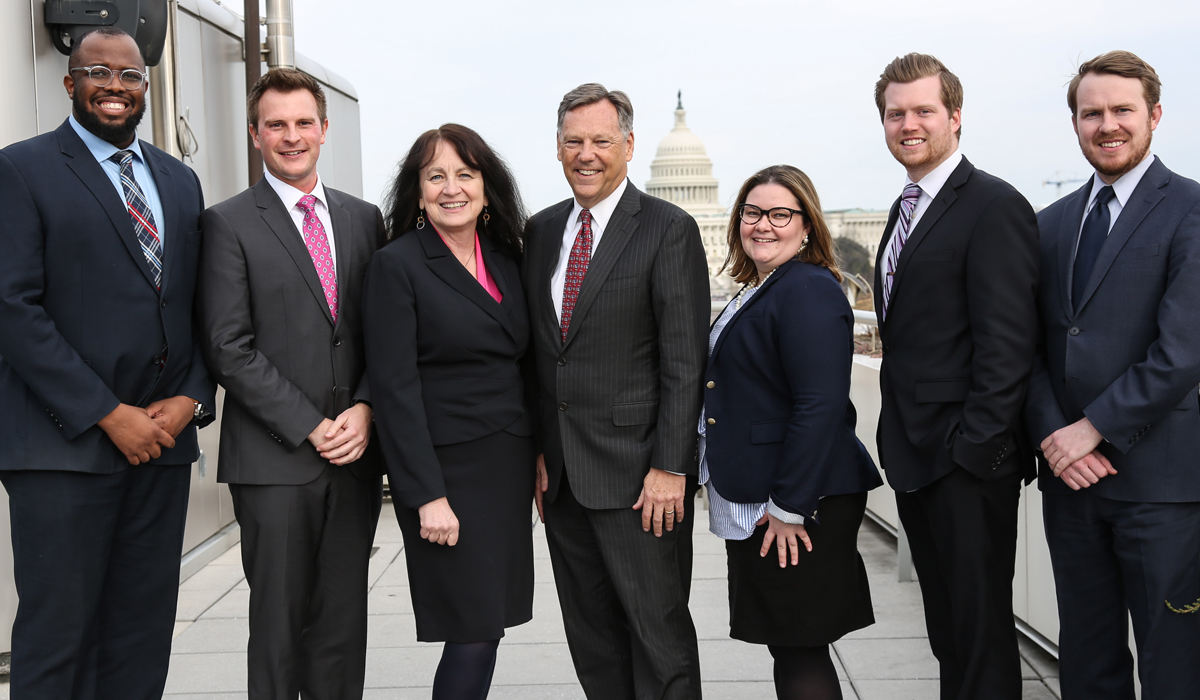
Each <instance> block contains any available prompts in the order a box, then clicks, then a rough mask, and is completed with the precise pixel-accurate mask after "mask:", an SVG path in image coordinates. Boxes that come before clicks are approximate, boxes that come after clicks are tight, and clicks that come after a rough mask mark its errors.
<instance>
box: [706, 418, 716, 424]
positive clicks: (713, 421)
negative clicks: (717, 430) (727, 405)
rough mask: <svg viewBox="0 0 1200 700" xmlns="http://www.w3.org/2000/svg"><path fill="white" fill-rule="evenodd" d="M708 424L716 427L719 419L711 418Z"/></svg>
mask: <svg viewBox="0 0 1200 700" xmlns="http://www.w3.org/2000/svg"><path fill="white" fill-rule="evenodd" d="M708 424H709V425H716V424H717V419H716V418H709V419H708Z"/></svg>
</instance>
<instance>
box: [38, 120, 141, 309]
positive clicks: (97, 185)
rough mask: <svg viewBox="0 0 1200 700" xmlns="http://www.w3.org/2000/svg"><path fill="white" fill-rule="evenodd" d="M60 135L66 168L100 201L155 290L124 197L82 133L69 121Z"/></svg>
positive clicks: (60, 145)
mask: <svg viewBox="0 0 1200 700" xmlns="http://www.w3.org/2000/svg"><path fill="white" fill-rule="evenodd" d="M56 134H57V136H58V144H59V149H60V150H61V151H62V153H63V155H65V156H67V167H69V168H70V169H71V171H72V172H74V173H75V175H76V176H77V177H78V178H79V179H80V180H81V181H82V182H83V184H84V185H85V186H86V187H87V188H88V190H90V191H91V193H92V195H93V196H94V197H95V198H96V200H97V201H98V202H100V206H101V207H102V208H103V209H104V213H105V214H108V219H109V221H111V222H112V225H113V228H114V230H116V232H117V237H118V238H120V239H121V243H122V244H123V245H124V246H125V249H126V250H127V251H129V255H130V257H132V258H133V262H134V263H135V264H136V265H137V266H138V269H140V270H141V271H142V276H143V277H145V278H146V282H148V283H149V284H150V286H151V287H154V286H155V284H154V272H153V271H152V270H151V269H150V263H148V262H146V255H145V253H143V252H142V244H141V243H138V239H137V234H136V233H134V231H133V219H131V218H130V216H129V210H128V209H126V208H125V200H124V198H123V197H122V196H121V195H119V194H117V191H116V189H115V188H114V187H113V184H112V180H109V179H108V175H107V174H106V173H105V172H104V168H102V167H100V164H99V163H97V162H96V159H95V157H93V156H92V152H91V151H89V150H88V148H87V146H86V145H85V144H84V143H83V140H82V139H80V138H79V134H76V133H75V130H74V129H72V128H71V124H70V122H66V121H64V122H63V124H62V126H60V127H58V130H57V131H56Z"/></svg>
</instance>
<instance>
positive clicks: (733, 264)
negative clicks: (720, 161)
mask: <svg viewBox="0 0 1200 700" xmlns="http://www.w3.org/2000/svg"><path fill="white" fill-rule="evenodd" d="M770 184H774V185H780V186H782V187H785V188H787V190H788V191H789V192H791V193H792V195H793V196H794V197H795V198H796V201H797V202H799V203H800V210H801V211H802V212H804V213H803V214H800V215H799V216H801V217H802V218H803V220H804V221H805V222H807V223H808V245H806V246H804V249H803V250H801V251H800V253H799V255H797V256H796V257H797V259H799V260H800V261H801V262H806V263H812V264H814V265H820V266H821V267H824V268H826V269H828V270H829V271H830V272H832V273H833V276H834V277H835V278H836V279H837V281H838V282H841V281H842V271H841V270H839V269H838V264H837V258H835V257H834V254H833V237H832V236H830V235H829V227H828V226H826V225H825V217H824V216H822V215H821V200H820V199H818V198H817V189H816V188H815V187H813V184H812V180H809V179H808V176H807V175H805V174H804V173H803V172H801V171H800V169H799V168H795V167H793V166H791V165H772V166H771V167H769V168H763V169H762V170H759V171H758V172H757V173H754V174H753V175H751V176H750V179H749V180H746V182H745V184H743V185H742V189H741V191H740V192H738V196H737V202H736V203H735V204H734V206H733V214H732V215H731V216H730V217H729V232H728V236H727V240H728V243H729V253H728V254H727V255H726V256H725V264H724V265H722V266H721V272H724V271H725V270H729V274H730V276H732V277H733V279H734V280H735V281H736V282H737V283H738V284H747V283H749V282H753V281H754V280H756V279H758V269H757V268H756V267H755V266H754V261H753V260H751V259H750V256H748V255H746V251H745V250H744V249H743V248H742V219H741V211H742V205H743V204H745V203H746V197H748V196H750V191H751V190H753V189H754V188H755V187H758V186H759V185H770Z"/></svg>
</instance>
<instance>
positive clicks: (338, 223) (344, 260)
mask: <svg viewBox="0 0 1200 700" xmlns="http://www.w3.org/2000/svg"><path fill="white" fill-rule="evenodd" d="M325 199H326V200H328V201H329V223H330V224H332V225H333V240H334V242H335V243H336V244H337V259H336V260H335V261H334V262H335V263H336V271H337V286H338V300H339V307H338V312H339V313H338V323H341V319H342V314H341V307H340V303H341V301H340V300H342V299H346V298H347V296H346V294H347V289H346V285H347V284H348V283H349V281H350V270H351V269H353V267H354V262H355V261H354V239H355V235H354V219H352V218H350V212H348V211H346V209H345V207H343V206H342V197H341V193H340V192H337V191H335V190H331V189H329V188H328V187H326V188H325ZM305 252H307V251H305ZM310 260H311V256H310ZM319 279H320V278H318V281H319ZM321 300H322V301H325V292H324V290H322V291H321ZM325 308H329V304H328V303H326V304H325ZM330 318H332V316H330ZM335 325H337V324H335Z"/></svg>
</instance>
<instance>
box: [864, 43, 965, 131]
mask: <svg viewBox="0 0 1200 700" xmlns="http://www.w3.org/2000/svg"><path fill="white" fill-rule="evenodd" d="M934 75H936V76H938V78H940V79H941V81H942V105H943V106H944V107H945V108H946V109H947V110H948V111H949V112H950V115H951V116H953V115H954V111H955V110H957V109H962V106H963V86H962V82H961V81H960V80H959V79H958V76H957V75H955V74H953V73H951V72H950V69H949V68H947V67H946V65H945V64H944V63H942V62H941V61H939V60H937V59H936V58H934V57H933V56H930V55H929V54H924V53H910V54H907V55H905V56H897V57H896V58H895V59H893V60H892V62H891V63H889V64H887V68H884V69H883V72H882V73H880V74H879V80H878V81H876V83H875V106H876V107H878V108H879V119H880V121H882V120H883V112H884V108H885V103H884V99H883V91H884V90H887V86H888V85H891V84H892V83H912V82H916V81H918V80H920V79H921V78H928V77H931V76H934ZM958 137H959V138H962V126H961V125H959V127H958Z"/></svg>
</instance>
